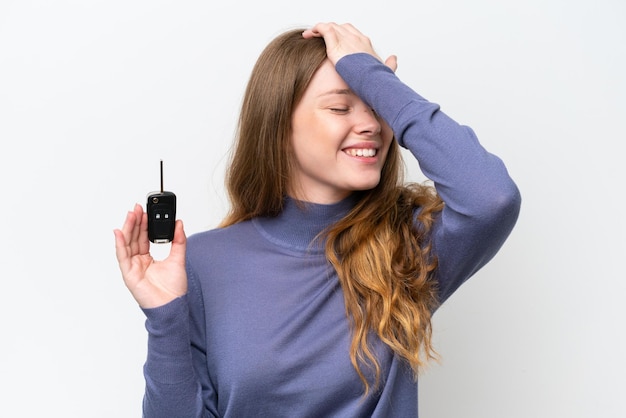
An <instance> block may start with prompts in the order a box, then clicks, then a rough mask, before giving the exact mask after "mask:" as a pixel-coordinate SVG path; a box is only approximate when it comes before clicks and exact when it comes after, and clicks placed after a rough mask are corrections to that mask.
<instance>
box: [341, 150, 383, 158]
mask: <svg viewBox="0 0 626 418" xmlns="http://www.w3.org/2000/svg"><path fill="white" fill-rule="evenodd" d="M346 154H348V155H351V156H353V157H373V156H374V155H376V150H375V149H374V148H360V149H355V148H350V149H348V150H346Z"/></svg>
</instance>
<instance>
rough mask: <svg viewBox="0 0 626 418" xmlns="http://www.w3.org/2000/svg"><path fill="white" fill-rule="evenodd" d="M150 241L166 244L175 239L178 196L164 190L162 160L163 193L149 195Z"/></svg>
mask: <svg viewBox="0 0 626 418" xmlns="http://www.w3.org/2000/svg"><path fill="white" fill-rule="evenodd" d="M146 213H147V214H148V239H149V240H150V242H153V243H155V244H164V243H168V242H171V241H172V240H173V239H174V226H175V224H176V195H175V194H174V193H172V192H167V191H164V190H163V161H162V160H161V191H160V192H153V193H150V194H148V199H147V202H146Z"/></svg>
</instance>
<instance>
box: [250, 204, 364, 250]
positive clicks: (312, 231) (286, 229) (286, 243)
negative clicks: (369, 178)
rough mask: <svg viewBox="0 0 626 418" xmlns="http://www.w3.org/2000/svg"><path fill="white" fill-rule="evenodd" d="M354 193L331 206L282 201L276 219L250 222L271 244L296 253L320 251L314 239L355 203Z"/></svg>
mask: <svg viewBox="0 0 626 418" xmlns="http://www.w3.org/2000/svg"><path fill="white" fill-rule="evenodd" d="M356 201H357V197H356V194H354V193H353V194H352V195H350V196H348V197H347V198H345V199H343V200H341V201H339V202H337V203H332V204H320V203H311V202H304V201H298V200H295V199H293V198H291V197H286V198H285V204H284V207H283V211H282V212H281V213H280V214H278V216H275V217H260V218H255V219H253V220H252V222H253V223H254V224H255V226H256V227H257V228H258V229H259V230H260V231H261V233H262V234H263V235H265V236H266V238H268V239H269V240H270V241H272V242H274V243H275V244H278V245H280V246H283V247H287V248H290V249H296V250H308V251H319V250H322V249H323V248H322V247H321V246H320V245H314V246H312V245H311V243H312V241H313V240H314V239H315V237H316V236H317V235H318V234H319V233H320V232H321V231H322V230H324V229H325V228H326V227H328V226H329V225H332V224H333V223H335V222H337V221H339V220H340V219H341V218H343V217H344V216H345V215H347V214H348V212H349V211H350V210H351V209H352V208H353V207H354V205H355V204H356Z"/></svg>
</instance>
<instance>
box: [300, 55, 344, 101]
mask: <svg viewBox="0 0 626 418" xmlns="http://www.w3.org/2000/svg"><path fill="white" fill-rule="evenodd" d="M333 93H334V94H336V93H344V94H345V93H350V94H351V91H350V89H349V87H348V85H347V84H346V82H345V81H344V80H343V78H341V76H340V75H339V73H338V72H337V70H335V66H334V65H333V63H332V62H330V61H329V60H328V59H326V60H324V62H323V63H322V65H320V67H319V68H318V69H317V71H316V72H315V74H313V78H311V81H310V82H309V85H308V86H307V89H306V91H305V94H304V95H305V96H308V97H323V96H327V95H330V94H333Z"/></svg>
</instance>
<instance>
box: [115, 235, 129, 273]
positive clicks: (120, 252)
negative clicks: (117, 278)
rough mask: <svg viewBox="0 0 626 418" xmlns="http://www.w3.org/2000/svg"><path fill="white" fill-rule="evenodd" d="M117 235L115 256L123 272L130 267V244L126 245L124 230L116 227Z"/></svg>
mask: <svg viewBox="0 0 626 418" xmlns="http://www.w3.org/2000/svg"><path fill="white" fill-rule="evenodd" d="M113 234H114V235H115V257H116V258H117V262H118V264H119V266H120V270H121V271H122V274H124V273H125V272H126V271H128V270H129V269H130V257H129V254H128V246H127V245H126V238H125V237H124V232H123V231H122V230H120V229H114V230H113Z"/></svg>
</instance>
